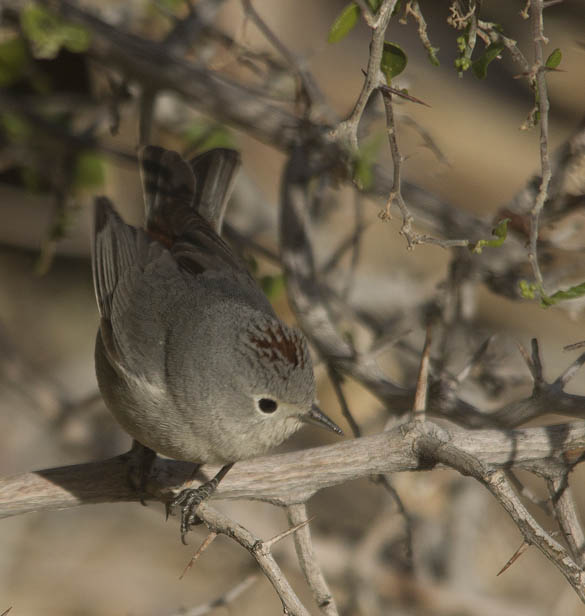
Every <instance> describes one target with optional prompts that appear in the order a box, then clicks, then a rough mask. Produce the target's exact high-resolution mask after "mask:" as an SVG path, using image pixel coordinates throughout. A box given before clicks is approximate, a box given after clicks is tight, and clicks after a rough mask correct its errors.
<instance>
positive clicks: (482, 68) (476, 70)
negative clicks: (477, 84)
mask: <svg viewBox="0 0 585 616" xmlns="http://www.w3.org/2000/svg"><path fill="white" fill-rule="evenodd" d="M504 49H505V47H504V45H503V44H502V43H492V44H491V45H488V46H487V47H486V48H485V50H484V52H483V54H482V55H481V56H480V57H479V58H478V59H477V60H475V61H474V62H472V64H471V70H472V71H473V74H474V75H475V76H476V77H477V78H478V79H485V78H486V77H487V69H488V66H489V65H490V64H491V63H492V62H493V61H494V60H495V59H496V58H497V57H498V56H499V55H500V54H501V53H502V51H503V50H504Z"/></svg>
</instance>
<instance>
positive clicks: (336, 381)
mask: <svg viewBox="0 0 585 616" xmlns="http://www.w3.org/2000/svg"><path fill="white" fill-rule="evenodd" d="M327 370H328V374H329V379H330V380H331V384H332V385H333V389H334V390H335V395H336V396H337V400H338V401H339V406H340V407H341V414H342V415H343V416H344V417H345V419H346V421H347V423H348V424H349V425H350V427H351V432H352V434H353V435H354V436H355V437H359V436H361V429H360V427H359V425H358V423H357V422H356V420H355V419H354V417H353V414H352V412H351V410H350V408H349V405H348V404H347V400H346V399H345V396H344V394H343V389H342V387H341V383H342V378H341V377H340V376H339V374H337V372H336V371H335V368H332V367H331V366H328V367H327Z"/></svg>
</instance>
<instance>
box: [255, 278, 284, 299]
mask: <svg viewBox="0 0 585 616" xmlns="http://www.w3.org/2000/svg"><path fill="white" fill-rule="evenodd" d="M260 286H261V287H262V290H263V291H264V294H265V295H266V297H267V298H268V299H269V300H270V301H271V302H273V301H275V300H277V299H278V298H279V297H280V296H281V295H282V293H283V292H284V287H285V285H284V276H283V275H282V274H276V276H262V278H260Z"/></svg>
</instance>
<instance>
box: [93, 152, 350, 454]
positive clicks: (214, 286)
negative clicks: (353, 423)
mask: <svg viewBox="0 0 585 616" xmlns="http://www.w3.org/2000/svg"><path fill="white" fill-rule="evenodd" d="M140 163H141V171H142V181H143V188H144V198H145V209H146V228H145V229H144V230H143V229H137V228H134V227H131V226H130V225H127V224H126V223H124V222H123V221H122V219H121V218H120V217H119V216H118V215H117V213H116V212H115V211H114V208H113V207H112V205H111V203H110V202H109V201H108V200H107V199H106V198H104V197H100V198H98V199H97V200H96V204H95V221H94V245H93V251H92V266H93V277H94V285H95V292H96V298H97V303H98V308H99V312H100V317H101V320H100V327H99V331H98V335H97V340H96V350H95V359H96V372H97V377H98V383H99V386H100V390H101V392H102V394H103V397H104V399H105V401H106V404H107V405H108V407H109V408H110V410H111V411H112V413H113V414H114V415H115V417H116V418H117V420H118V421H119V423H120V424H121V425H122V426H123V427H124V428H125V430H126V431H127V432H128V433H129V434H130V435H131V436H132V437H133V438H135V439H136V440H137V441H139V442H140V443H142V444H143V445H146V446H148V447H150V448H151V449H154V450H155V451H157V452H159V453H162V454H164V455H166V456H169V457H172V458H176V459H180V460H187V461H192V462H199V463H207V462H209V463H222V464H225V463H226V462H233V461H236V460H240V459H243V458H247V457H250V456H254V455H258V454H261V453H263V452H265V451H266V450H267V449H269V448H270V447H273V446H275V445H277V444H279V443H281V442H282V441H283V440H284V439H285V438H287V437H288V436H290V435H291V434H292V433H293V432H295V431H296V430H297V429H298V428H299V427H300V426H301V425H302V421H305V420H309V419H311V418H312V419H313V421H315V420H316V421H317V422H319V423H321V424H323V425H325V426H327V427H329V428H331V429H334V430H336V431H337V430H339V429H338V428H337V427H336V426H335V424H333V423H332V422H330V420H328V419H327V418H326V417H325V416H324V415H321V414H320V412H319V411H318V409H316V408H315V407H314V401H315V383H314V377H313V368H312V365H311V358H310V355H309V352H308V349H307V343H306V341H305V339H304V336H303V335H302V334H301V333H300V332H299V331H298V330H296V329H293V328H290V327H288V326H287V325H285V324H284V323H282V322H281V321H280V320H279V319H278V318H277V317H276V315H275V314H274V312H273V310H272V307H271V305H270V303H269V302H268V300H267V299H266V297H265V296H264V295H263V293H262V292H261V290H260V289H259V288H258V286H257V285H256V283H255V282H254V280H253V279H252V277H251V276H250V274H249V273H248V271H247V270H246V267H245V265H244V263H243V262H242V261H241V260H240V259H239V258H238V257H237V256H236V255H235V254H234V253H233V252H232V250H231V249H230V248H229V246H228V245H227V244H226V243H225V242H224V241H223V240H222V239H221V238H220V237H219V235H218V234H217V233H216V231H219V230H220V229H221V223H222V219H223V212H224V210H225V204H226V202H227V198H228V196H229V190H230V186H231V183H232V180H233V175H234V173H235V170H236V168H237V167H238V165H239V159H238V156H237V154H236V153H235V152H233V151H231V150H213V151H211V152H208V153H206V154H204V155H203V156H201V157H198V158H195V159H193V160H192V161H191V162H190V163H187V162H186V161H184V160H183V159H182V158H181V157H180V156H179V155H178V154H176V153H175V152H170V151H167V150H164V149H162V148H157V147H153V146H148V147H146V148H144V150H143V151H142V152H141V154H140ZM261 400H262V401H263V402H262V403H261V402H260V401H261ZM266 400H270V401H273V402H274V403H276V405H277V408H276V410H273V409H272V405H271V404H269V403H266ZM261 407H266V408H265V410H262V408H261Z"/></svg>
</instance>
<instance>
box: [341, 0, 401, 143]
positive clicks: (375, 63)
mask: <svg viewBox="0 0 585 616" xmlns="http://www.w3.org/2000/svg"><path fill="white" fill-rule="evenodd" d="M396 3H397V0H384V1H383V2H382V5H381V6H380V8H379V9H378V12H377V13H376V16H375V17H374V16H372V13H371V11H370V9H369V7H368V4H367V2H360V3H359V4H360V8H361V9H362V10H361V13H362V15H363V17H364V19H365V20H366V23H367V24H368V25H369V26H370V28H371V30H372V37H371V41H370V56H369V58H368V67H367V70H366V78H365V82H364V85H363V87H362V90H361V92H360V94H359V96H358V99H357V101H356V103H355V106H354V108H353V110H352V112H351V113H350V115H349V117H348V118H347V119H346V120H345V121H344V122H341V123H340V124H338V126H337V127H336V129H335V131H334V134H335V136H336V137H337V138H339V139H340V140H341V141H346V142H347V143H348V144H349V146H350V148H351V149H352V150H353V151H355V152H357V150H358V127H359V123H360V120H361V117H362V115H363V113H364V111H365V109H366V105H367V103H368V100H369V99H370V96H371V95H372V93H373V92H374V91H375V90H377V88H379V87H380V86H381V85H383V84H384V83H385V81H384V78H383V75H382V71H381V69H380V62H381V61H382V52H383V51H384V36H385V34H386V29H387V28H388V24H389V23H390V18H391V17H392V12H393V11H394V8H395V6H396Z"/></svg>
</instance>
